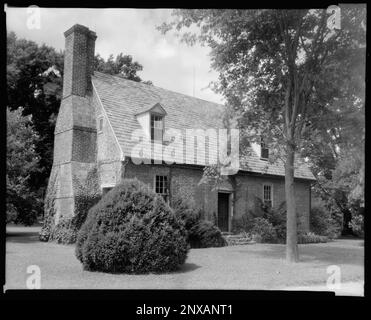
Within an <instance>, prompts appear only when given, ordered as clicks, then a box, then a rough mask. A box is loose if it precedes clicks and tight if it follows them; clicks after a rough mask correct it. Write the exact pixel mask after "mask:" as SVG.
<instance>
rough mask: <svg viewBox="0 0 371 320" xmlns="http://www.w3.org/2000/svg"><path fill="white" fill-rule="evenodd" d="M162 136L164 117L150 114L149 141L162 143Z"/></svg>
mask: <svg viewBox="0 0 371 320" xmlns="http://www.w3.org/2000/svg"><path fill="white" fill-rule="evenodd" d="M163 134H164V117H163V116H161V115H158V114H151V140H152V141H160V142H161V141H162V138H163Z"/></svg>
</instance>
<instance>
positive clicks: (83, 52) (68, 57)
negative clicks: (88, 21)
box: [63, 25, 96, 97]
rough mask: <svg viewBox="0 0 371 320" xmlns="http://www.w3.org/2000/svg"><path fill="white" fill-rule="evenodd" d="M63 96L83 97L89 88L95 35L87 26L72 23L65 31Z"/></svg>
mask: <svg viewBox="0 0 371 320" xmlns="http://www.w3.org/2000/svg"><path fill="white" fill-rule="evenodd" d="M64 36H65V38H66V39H65V41H66V42H65V54H64V55H65V58H64V66H65V67H64V76H63V97H66V96H69V95H77V96H81V97H84V96H85V95H86V93H87V91H88V90H89V89H90V88H91V81H90V80H91V79H90V76H91V74H92V72H93V64H92V63H93V59H94V46H95V39H96V35H95V32H92V31H90V30H89V29H88V28H87V27H85V26H81V25H74V26H73V27H71V28H70V29H68V30H67V31H66V32H65V33H64Z"/></svg>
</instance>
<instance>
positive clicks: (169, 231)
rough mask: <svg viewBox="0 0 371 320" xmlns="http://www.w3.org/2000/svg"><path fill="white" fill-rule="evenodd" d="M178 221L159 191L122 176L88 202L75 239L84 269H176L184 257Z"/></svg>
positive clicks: (183, 233) (185, 246)
mask: <svg viewBox="0 0 371 320" xmlns="http://www.w3.org/2000/svg"><path fill="white" fill-rule="evenodd" d="M186 236H187V234H186V230H185V228H184V224H183V222H182V221H181V220H180V219H179V218H178V217H177V216H176V215H175V214H174V213H173V212H172V210H171V209H170V207H169V206H168V205H167V204H166V203H165V202H164V200H163V199H162V197H160V196H157V195H156V194H155V193H154V192H153V191H152V190H150V189H149V188H148V187H147V186H146V185H145V184H143V183H141V182H139V181H138V180H136V179H128V180H124V181H123V182H122V184H120V185H118V186H116V187H115V188H114V189H112V190H111V191H110V192H108V193H107V194H105V196H104V197H103V198H102V199H101V200H100V201H99V202H98V203H97V204H96V205H95V206H94V207H93V208H91V209H90V211H89V213H88V217H87V219H86V221H85V223H84V224H83V225H82V227H81V229H80V231H79V233H78V237H77V242H76V256H77V258H78V259H79V260H80V261H81V262H82V264H83V267H84V269H85V270H91V271H104V272H112V273H116V272H125V273H148V272H156V273H158V272H168V271H174V270H176V269H177V268H178V267H179V266H180V265H182V264H183V263H184V262H185V260H186V257H187V252H188V244H187V241H186Z"/></svg>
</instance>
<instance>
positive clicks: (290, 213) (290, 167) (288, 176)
mask: <svg viewBox="0 0 371 320" xmlns="http://www.w3.org/2000/svg"><path fill="white" fill-rule="evenodd" d="M294 157H295V151H294V148H293V146H292V145H291V144H290V143H288V145H287V159H286V164H285V195H286V211H287V219H286V259H287V261H288V262H297V261H298V260H299V253H298V240H297V238H298V236H297V222H296V220H297V218H296V204H295V189H294Z"/></svg>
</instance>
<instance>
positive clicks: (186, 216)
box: [171, 196, 226, 248]
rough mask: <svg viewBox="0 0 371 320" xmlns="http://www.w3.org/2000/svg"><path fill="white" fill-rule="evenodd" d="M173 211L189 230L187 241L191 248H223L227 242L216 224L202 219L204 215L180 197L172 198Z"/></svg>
mask: <svg viewBox="0 0 371 320" xmlns="http://www.w3.org/2000/svg"><path fill="white" fill-rule="evenodd" d="M171 206H172V209H173V211H174V213H175V215H177V216H178V217H179V218H180V219H181V220H182V221H183V222H184V225H185V228H186V230H187V241H188V243H189V244H190V246H191V248H209V247H223V246H225V245H226V241H225V239H224V238H223V236H222V233H221V231H220V229H219V228H218V227H216V226H215V224H214V223H212V222H210V221H206V220H203V219H202V216H203V213H202V211H201V210H199V209H197V208H195V207H194V205H192V204H191V203H190V202H189V201H187V200H185V199H183V198H182V197H180V196H174V197H172V202H171Z"/></svg>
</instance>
